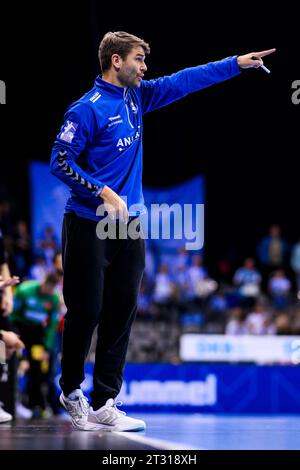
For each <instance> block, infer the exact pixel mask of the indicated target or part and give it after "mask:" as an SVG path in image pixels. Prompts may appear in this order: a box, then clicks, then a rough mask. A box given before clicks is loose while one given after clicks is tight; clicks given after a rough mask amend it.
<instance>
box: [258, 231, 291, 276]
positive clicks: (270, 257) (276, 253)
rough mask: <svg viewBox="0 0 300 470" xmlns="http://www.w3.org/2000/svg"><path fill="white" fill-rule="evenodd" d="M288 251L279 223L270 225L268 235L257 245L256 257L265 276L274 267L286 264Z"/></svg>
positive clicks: (277, 267)
mask: <svg viewBox="0 0 300 470" xmlns="http://www.w3.org/2000/svg"><path fill="white" fill-rule="evenodd" d="M288 252H289V245H288V243H287V241H286V240H285V239H284V238H282V236H281V229H280V227H279V225H275V224H274V225H272V226H271V227H270V232H269V235H268V236H267V237H265V238H263V239H262V240H261V241H260V242H259V244H258V247H257V254H258V259H259V262H260V265H261V267H262V268H263V269H264V273H265V274H266V276H268V275H269V274H270V272H271V271H273V270H274V269H279V268H283V267H285V266H286V264H287V261H288V260H287V256H288Z"/></svg>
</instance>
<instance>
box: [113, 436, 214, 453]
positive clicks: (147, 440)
mask: <svg viewBox="0 0 300 470" xmlns="http://www.w3.org/2000/svg"><path fill="white" fill-rule="evenodd" d="M114 434H119V435H120V436H122V437H126V438H127V439H129V440H131V441H135V442H137V443H139V444H145V445H148V446H152V447H154V448H156V449H160V450H206V449H204V448H200V449H199V447H198V448H197V449H196V448H195V447H193V446H187V445H186V444H182V443H181V444H180V443H178V442H172V441H165V440H164V439H157V438H153V437H146V436H140V435H139V434H136V433H130V432H115V433H114Z"/></svg>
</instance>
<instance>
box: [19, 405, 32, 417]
mask: <svg viewBox="0 0 300 470" xmlns="http://www.w3.org/2000/svg"><path fill="white" fill-rule="evenodd" d="M32 415H33V413H32V411H31V410H30V409H29V408H26V406H24V405H23V404H22V403H21V402H19V401H18V402H17V403H16V418H23V419H31V418H32Z"/></svg>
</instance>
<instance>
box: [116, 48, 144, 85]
mask: <svg viewBox="0 0 300 470" xmlns="http://www.w3.org/2000/svg"><path fill="white" fill-rule="evenodd" d="M120 64H121V66H120V69H119V71H118V79H119V81H120V83H121V84H122V86H124V87H139V86H140V84H141V81H142V79H143V76H144V73H145V72H146V70H147V67H146V64H145V53H144V49H143V48H142V47H140V46H139V47H134V48H133V49H131V52H130V53H129V54H128V56H127V57H126V59H125V60H122V59H121V62H120Z"/></svg>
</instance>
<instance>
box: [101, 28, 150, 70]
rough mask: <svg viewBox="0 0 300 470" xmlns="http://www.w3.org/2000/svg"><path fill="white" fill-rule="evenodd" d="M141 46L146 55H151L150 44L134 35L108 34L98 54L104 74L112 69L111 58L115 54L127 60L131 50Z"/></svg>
mask: <svg viewBox="0 0 300 470" xmlns="http://www.w3.org/2000/svg"><path fill="white" fill-rule="evenodd" d="M139 46H140V47H142V48H143V49H144V52H145V54H149V53H150V47H149V44H147V43H146V42H145V41H144V40H143V39H140V38H138V37H137V36H134V35H133V34H129V33H126V32H125V31H116V32H113V33H112V32H109V33H106V34H105V36H104V37H103V39H102V41H101V42H100V46H99V53H98V56H99V61H100V66H101V70H102V72H105V71H106V70H108V69H109V68H110V66H111V56H112V55H113V54H119V56H121V58H122V59H123V60H125V59H126V57H127V56H128V54H129V53H130V51H131V49H132V48H133V47H139Z"/></svg>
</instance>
